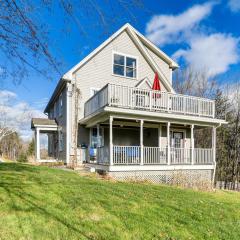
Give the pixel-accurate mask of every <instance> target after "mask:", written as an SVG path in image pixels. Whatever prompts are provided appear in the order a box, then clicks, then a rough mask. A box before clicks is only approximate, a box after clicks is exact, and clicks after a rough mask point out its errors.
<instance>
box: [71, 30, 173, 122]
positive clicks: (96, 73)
mask: <svg viewBox="0 0 240 240" xmlns="http://www.w3.org/2000/svg"><path fill="white" fill-rule="evenodd" d="M113 51H116V52H119V53H122V54H126V55H132V56H135V57H137V79H130V78H126V77H121V76H116V75H113V74H112V72H113V69H112V68H113V64H112V63H113ZM158 65H159V67H160V68H161V69H164V72H166V71H167V70H166V69H168V70H169V66H168V65H167V64H166V63H165V62H163V61H162V62H161V61H159V63H158ZM169 71H170V70H169ZM154 75H155V73H154V71H153V70H152V68H151V67H150V65H149V64H148V62H147V61H146V59H145V58H144V57H143V56H142V54H141V52H140V51H139V49H138V48H137V46H136V45H135V44H134V42H133V41H132V40H131V38H130V36H129V35H128V33H127V32H126V31H124V32H123V33H121V34H120V35H119V36H118V37H117V38H116V39H114V40H113V41H112V42H111V43H109V44H108V45H107V46H106V47H105V48H103V49H102V50H101V51H100V52H99V53H98V54H97V55H96V56H94V57H93V58H92V59H91V60H89V61H88V62H87V63H86V64H85V65H84V66H82V67H81V68H80V69H79V70H78V71H77V72H76V73H75V76H74V79H76V84H77V86H78V88H79V89H80V91H81V101H80V114H79V115H80V116H79V117H80V118H82V117H83V113H84V103H85V102H86V101H87V100H88V99H89V97H90V89H91V88H98V89H100V88H102V87H103V86H104V85H106V84H107V83H112V84H120V85H126V86H132V87H133V86H135V85H136V84H137V83H138V82H139V81H140V80H142V79H143V78H145V77H148V79H149V80H150V81H153V79H154ZM166 75H168V76H170V75H171V74H170V73H167V74H166ZM170 81H171V79H170V77H169V82H170ZM162 90H165V87H164V86H162Z"/></svg>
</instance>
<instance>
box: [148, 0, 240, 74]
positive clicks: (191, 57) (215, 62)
mask: <svg viewBox="0 0 240 240" xmlns="http://www.w3.org/2000/svg"><path fill="white" fill-rule="evenodd" d="M230 2H235V1H234V0H232V1H230ZM230 2H229V4H230ZM237 2H238V4H237V3H236V2H235V5H233V6H235V9H237V6H238V5H239V7H240V0H238V1H237ZM217 3H218V1H210V2H206V3H205V4H202V5H194V6H192V7H191V8H189V9H187V10H186V11H184V12H182V13H180V14H178V15H155V16H153V17H152V18H151V20H150V21H149V22H148V23H147V26H146V36H147V37H148V38H150V40H152V41H153V42H154V43H155V44H157V45H159V46H163V45H166V44H184V48H181V49H180V50H178V51H176V52H175V53H174V54H173V58H175V59H176V60H179V59H180V58H181V59H182V60H183V61H184V62H185V63H187V64H188V65H191V66H192V67H193V68H194V69H196V70H204V71H207V73H208V74H209V76H215V75H217V74H221V73H224V72H226V71H228V69H229V68H230V65H231V64H236V63H238V62H239V56H238V54H239V51H238V45H239V39H238V38H235V37H233V36H231V35H229V34H225V33H209V32H207V31H204V30H203V29H207V28H206V26H204V25H203V20H204V19H207V17H208V16H209V15H210V14H211V12H212V9H213V7H214V6H215V5H216V4H217ZM232 4H233V3H232Z"/></svg>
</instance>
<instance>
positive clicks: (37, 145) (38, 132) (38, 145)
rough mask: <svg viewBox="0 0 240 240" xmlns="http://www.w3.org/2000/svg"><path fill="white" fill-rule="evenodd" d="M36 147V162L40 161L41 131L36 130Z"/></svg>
mask: <svg viewBox="0 0 240 240" xmlns="http://www.w3.org/2000/svg"><path fill="white" fill-rule="evenodd" d="M35 136H36V137H35V145H36V150H35V151H36V160H40V130H39V129H38V128H36V135H35Z"/></svg>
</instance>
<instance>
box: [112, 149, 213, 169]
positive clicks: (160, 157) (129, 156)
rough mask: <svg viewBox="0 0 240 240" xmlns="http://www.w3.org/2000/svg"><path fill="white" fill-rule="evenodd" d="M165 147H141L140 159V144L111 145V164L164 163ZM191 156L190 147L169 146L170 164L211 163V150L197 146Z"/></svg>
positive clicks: (166, 160)
mask: <svg viewBox="0 0 240 240" xmlns="http://www.w3.org/2000/svg"><path fill="white" fill-rule="evenodd" d="M167 152H168V151H167V148H160V147H143V154H142V156H143V160H142V161H141V147H140V146H116V145H114V146H113V165H140V164H143V165H166V164H168V155H167ZM193 153H194V154H193V158H192V156H191V149H190V148H171V149H170V164H171V165H185V164H189V165H190V164H199V165H200V164H202V165H204V164H213V150H212V149H208V148H205V149H204V148H197V149H194V151H193Z"/></svg>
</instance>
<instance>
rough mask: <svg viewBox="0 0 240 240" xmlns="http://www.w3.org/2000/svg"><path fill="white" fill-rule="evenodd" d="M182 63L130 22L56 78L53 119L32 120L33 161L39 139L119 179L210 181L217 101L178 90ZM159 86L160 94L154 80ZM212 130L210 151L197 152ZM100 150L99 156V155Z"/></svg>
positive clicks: (52, 150)
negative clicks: (175, 76) (203, 134)
mask: <svg viewBox="0 0 240 240" xmlns="http://www.w3.org/2000/svg"><path fill="white" fill-rule="evenodd" d="M176 68H178V64H177V63H176V62H174V61H173V60H172V59H171V58H170V57H169V56H167V55H166V54H165V53H164V52H162V51H161V50H160V49H159V48H158V47H156V46H155V45H154V44H153V43H151V42H150V41H149V40H148V39H147V38H146V37H144V36H143V35H142V34H141V33H139V32H138V31H137V30H136V29H134V28H133V27H132V26H131V25H129V24H125V25H124V26H123V27H122V28H120V29H119V30H118V31H117V32H116V33H114V34H113V35H112V36H111V37H110V38H108V39H107V40H106V41H105V42H103V43H102V44H101V45H100V46H99V47H98V48H96V49H95V50H94V51H93V52H91V53H90V54H89V55H88V56H87V57H85V58H84V59H83V60H82V61H81V62H80V63H78V64H77V65H76V66H74V67H73V68H72V69H71V70H69V71H68V72H67V73H66V74H64V76H63V77H62V78H61V80H60V81H59V83H58V85H57V87H56V89H55V91H54V92H53V95H52V97H51V99H50V101H49V103H48V104H47V106H46V109H45V113H47V114H48V119H33V120H32V128H33V129H34V130H35V136H36V159H37V160H38V161H41V159H40V145H39V134H40V133H48V136H49V154H50V155H51V156H52V157H53V158H54V159H56V160H61V161H64V162H65V163H66V164H68V165H70V164H72V163H73V162H75V164H76V163H77V164H78V165H81V164H82V163H87V165H88V166H90V167H91V168H94V169H96V171H101V172H107V173H108V174H109V175H111V176H112V177H114V178H117V179H129V178H136V179H149V180H153V181H157V182H168V181H170V180H171V179H172V178H173V176H174V175H175V174H178V173H181V174H183V175H184V176H187V178H188V179H190V181H195V180H196V181H200V179H202V180H203V181H211V180H212V179H213V176H214V172H215V168H216V162H215V149H216V128H217V127H218V126H220V125H221V124H224V123H226V122H225V121H224V120H221V119H216V118H215V102H214V101H213V100H210V99H205V98H198V97H194V96H186V95H180V94H177V93H175V91H174V89H173V87H172V73H173V71H174V70H175V69H176ZM158 78H159V82H160V87H161V91H159V90H154V88H153V85H154V84H153V82H154V79H155V81H158ZM201 128H211V129H212V144H211V146H209V148H195V144H194V131H195V130H196V129H201ZM95 153H96V156H95Z"/></svg>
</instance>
